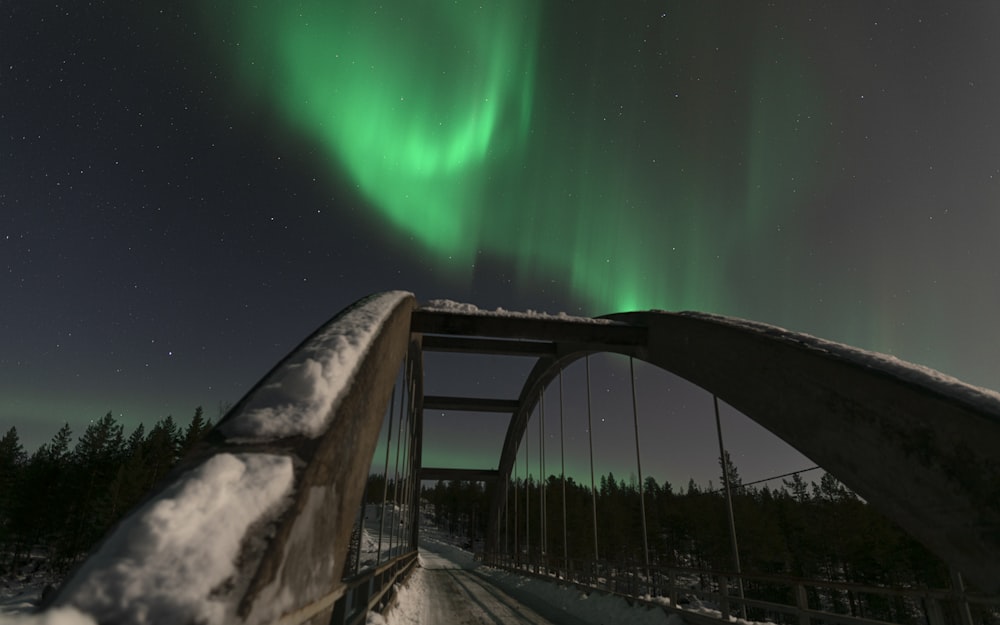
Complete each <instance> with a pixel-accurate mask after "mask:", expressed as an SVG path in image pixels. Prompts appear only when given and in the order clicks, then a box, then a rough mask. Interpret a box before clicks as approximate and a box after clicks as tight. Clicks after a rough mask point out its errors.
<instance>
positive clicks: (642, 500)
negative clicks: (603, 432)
mask: <svg viewBox="0 0 1000 625" xmlns="http://www.w3.org/2000/svg"><path fill="white" fill-rule="evenodd" d="M628 371H629V379H631V381H632V425H633V429H634V430H635V467H636V470H637V471H638V472H639V513H640V514H641V515H642V556H643V562H644V563H645V565H646V581H647V583H648V582H650V581H652V580H651V578H650V574H649V538H648V537H647V533H646V494H645V490H646V487H645V484H643V482H642V454H641V453H640V451H639V406H638V402H636V399H635V359H633V358H632V357H631V356H629V358H628ZM649 594H650V595H652V594H653V593H652V592H650V593H649Z"/></svg>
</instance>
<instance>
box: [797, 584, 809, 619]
mask: <svg viewBox="0 0 1000 625" xmlns="http://www.w3.org/2000/svg"><path fill="white" fill-rule="evenodd" d="M795 607H797V608H798V610H799V625H809V620H810V619H809V596H808V595H807V594H806V587H805V585H804V584H802V583H799V582H796V584H795Z"/></svg>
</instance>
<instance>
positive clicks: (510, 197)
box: [0, 0, 1000, 479]
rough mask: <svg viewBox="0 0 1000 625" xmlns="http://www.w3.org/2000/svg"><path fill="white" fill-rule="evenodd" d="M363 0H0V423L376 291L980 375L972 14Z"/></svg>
mask: <svg viewBox="0 0 1000 625" xmlns="http://www.w3.org/2000/svg"><path fill="white" fill-rule="evenodd" d="M449 6H451V5H449ZM373 7H374V5H370V4H368V3H356V4H346V3H333V2H329V3H327V2H309V1H304V2H298V3H281V2H264V3H260V6H259V7H257V8H253V7H252V5H248V4H247V3H241V2H235V1H233V2H224V1H218V2H208V1H202V2H195V1H193V0H189V1H182V2H166V3H157V4H149V3H134V2H113V1H112V2H92V3H89V4H86V5H84V4H83V3H76V2H73V3H50V2H35V1H32V2H26V1H14V2H6V3H4V4H3V8H2V9H0V11H2V13H0V18H2V22H0V24H2V25H0V55H2V58H0V94H2V101H0V142H2V143H0V261H2V264H0V266H2V269H3V272H2V274H0V427H2V429H3V430H6V429H7V427H9V426H11V425H13V426H16V427H17V428H18V431H19V433H20V435H21V437H22V440H23V441H24V443H25V445H26V447H28V448H29V449H34V448H35V447H36V446H37V445H38V444H40V443H41V442H44V441H46V440H48V439H49V438H50V437H51V436H52V434H53V433H54V432H55V431H56V429H58V427H59V425H60V424H61V423H63V422H67V421H68V422H69V423H70V424H71V425H72V426H73V427H74V430H75V432H76V433H77V434H79V433H81V432H82V430H83V429H84V428H85V427H86V424H87V423H88V422H89V421H90V420H91V419H95V418H98V417H100V416H102V415H103V414H104V413H106V412H107V411H109V410H111V411H113V412H114V413H115V414H116V415H121V417H120V418H121V420H122V421H123V422H125V423H126V424H127V426H128V427H130V428H131V427H133V426H134V425H136V424H138V423H139V422H145V423H146V424H147V425H150V424H152V422H154V421H156V420H157V419H159V418H162V417H163V416H166V415H167V414H172V415H174V417H175V418H177V419H178V420H180V421H182V422H186V421H187V420H188V419H189V418H190V415H191V414H192V413H193V411H194V408H195V406H198V405H201V406H204V407H205V409H206V412H207V414H208V415H210V416H212V417H217V416H218V414H217V411H218V406H219V405H220V404H226V403H231V402H235V401H236V400H238V399H239V398H240V397H241V396H242V394H243V393H244V392H246V391H247V390H248V389H249V388H250V386H251V385H252V384H253V383H255V382H256V381H257V379H259V377H260V376H261V375H263V374H264V373H265V372H266V371H267V370H268V369H269V368H270V367H271V366H272V365H273V364H274V363H275V362H276V361H277V360H278V359H279V358H280V357H282V356H283V355H284V354H286V353H287V352H288V350H289V349H291V348H292V347H294V346H295V345H296V344H297V343H298V342H299V341H300V340H301V339H302V338H303V337H304V336H306V335H307V334H309V333H310V332H311V331H312V330H313V329H314V328H315V327H316V326H318V325H319V324H320V323H322V322H323V321H325V320H326V319H327V318H329V317H330V316H331V315H333V314H334V313H335V312H336V311H338V310H340V309H341V308H343V307H344V306H346V305H348V304H349V303H351V302H353V301H355V300H356V299H358V298H360V297H362V296H364V295H366V294H368V293H372V292H376V291H380V290H386V289H406V290H410V291H413V292H414V293H415V294H416V295H417V297H418V298H420V299H421V300H428V299H433V298H450V299H453V300H459V301H468V302H472V303H475V304H478V305H479V306H481V307H483V308H495V307H497V306H502V307H504V308H507V309H512V310H523V309H529V308H530V309H534V310H544V311H548V312H552V313H556V312H561V311H565V312H569V313H573V314H585V315H599V314H604V313H609V312H617V311H622V310H630V309H647V308H661V309H668V310H685V309H693V310H704V311H709V312H716V313H722V314H729V315H735V316H740V317H745V318H750V319H754V320H758V321H763V322H767V323H772V324H776V325H780V326H783V327H787V328H790V329H793V330H798V331H803V332H807V333H810V334H815V335H819V336H822V337H824V338H828V339H832V340H837V341H842V342H846V343H849V344H852V345H856V346H859V347H863V348H866V349H873V350H877V351H883V352H887V353H890V354H893V355H896V356H898V357H900V358H903V359H905V360H910V361H914V362H918V363H920V364H924V365H928V366H931V367H934V368H937V369H940V370H942V371H944V372H946V373H949V374H952V375H955V376H957V377H959V378H961V379H964V380H966V381H968V382H971V383H974V384H977V385H981V386H986V387H990V388H994V389H995V388H997V387H1000V381H998V380H1000V378H998V375H1000V332H998V330H997V324H996V319H997V318H998V313H1000V288H998V287H1000V246H998V245H997V240H998V235H1000V121H998V116H997V111H1000V77H998V76H1000V73H998V72H997V67H1000V35H998V33H1000V5H997V4H995V3H988V2H974V3H973V2H969V3H965V2H963V3H930V2H890V3H873V2H867V1H865V2H861V1H859V2H847V3H844V2H836V3H818V2H799V1H795V2H773V3H767V4H765V3H739V4H738V3H697V6H695V3H670V2H633V3H618V4H614V3H611V4H609V3H573V2H565V1H562V2H548V3H538V2H534V1H524V2H504V3H497V4H495V5H492V6H491V5H487V6H486V7H485V8H479V5H476V7H477V8H453V7H452V8H447V9H445V8H443V7H444V5H436V4H434V3H430V4H427V5H419V4H416V3H409V2H406V3H404V2H399V3H396V2H388V3H383V4H381V5H378V7H377V8H373ZM617 370H618V371H619V374H620V372H621V371H622V367H621V365H620V364H619V365H618V369H617ZM483 375H485V376H487V377H493V376H494V375H495V374H485V373H484V374H483ZM501 377H502V376H501ZM515 388H516V385H515ZM688 395H690V396H691V397H694V396H695V395H697V394H696V393H695V394H691V393H688ZM686 396H687V395H686ZM672 401H673V400H671V401H668V399H667V397H666V396H665V395H663V394H662V393H661V394H660V395H658V396H656V397H655V398H654V397H651V398H650V399H649V400H648V402H649V403H651V404H655V405H657V406H658V407H659V408H662V409H663V410H666V411H670V410H674V411H675V412H676V411H679V410H680V409H679V408H677V406H679V405H680V404H676V403H671V402H672ZM699 401H701V400H699ZM683 403H684V402H683V401H682V402H681V404H683ZM708 406H709V407H708V408H707V410H710V402H709V403H708ZM698 410H699V411H704V410H706V408H705V407H704V405H700V407H699V408H698ZM680 412H683V411H680ZM684 423H686V422H684V421H683V420H682V421H681V422H680V423H679V424H675V425H674V426H672V428H673V429H671V430H670V431H669V432H668V431H666V430H657V428H659V427H661V426H662V423H661V424H660V425H653V426H651V427H652V432H650V434H649V436H650V440H653V439H658V440H659V439H662V440H663V441H664V444H666V443H665V441H667V440H674V441H676V439H677V438H678V436H677V434H678V429H679V430H680V431H682V432H683V431H684V430H685V428H691V427H693V426H691V425H690V424H688V425H684ZM595 427H596V426H595ZM734 427H736V426H734ZM740 427H742V426H740ZM747 427H748V428H750V426H747ZM751 430H752V428H750V429H747V431H746V432H745V433H743V434H738V435H737V436H736V437H735V438H737V439H738V440H739V441H741V442H742V441H746V442H747V443H746V444H747V445H748V446H750V447H752V446H753V445H750V444H749V443H750V442H752V441H757V440H758V439H757V434H756V433H753V432H752V431H751ZM622 431H624V430H622ZM740 432H742V430H740ZM657 437H658V438H657ZM734 444H736V443H734ZM768 449H769V448H768ZM775 453H778V452H775ZM782 453H784V452H782ZM789 457H790V456H789ZM797 462H798V460H797V459H789V460H788V461H787V462H785V463H784V464H781V463H779V464H781V466H776V467H775V468H774V469H773V470H775V471H778V470H780V469H781V468H787V469H788V470H791V469H795V468H798V467H796V466H791V465H794V464H795V463H797ZM678 470H679V469H678ZM760 470H761V471H770V470H772V469H770V468H767V469H765V468H763V467H762V468H761V469H760ZM747 473H748V471H746V470H744V477H745V478H747V479H749V478H752V477H757V476H755V475H748V474H747Z"/></svg>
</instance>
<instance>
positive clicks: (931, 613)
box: [924, 596, 945, 625]
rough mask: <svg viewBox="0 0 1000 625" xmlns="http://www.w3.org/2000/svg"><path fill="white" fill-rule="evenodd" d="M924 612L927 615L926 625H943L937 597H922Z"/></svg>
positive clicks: (942, 614)
mask: <svg viewBox="0 0 1000 625" xmlns="http://www.w3.org/2000/svg"><path fill="white" fill-rule="evenodd" d="M924 612H925V613H926V614H927V625H945V621H944V613H943V612H942V611H941V602H940V601H938V600H937V597H931V596H927V597H924Z"/></svg>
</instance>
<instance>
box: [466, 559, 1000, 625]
mask: <svg viewBox="0 0 1000 625" xmlns="http://www.w3.org/2000/svg"><path fill="white" fill-rule="evenodd" d="M484 562H485V563H486V564H487V565H489V566H493V567H496V568H501V569H505V570H509V571H512V572H516V573H519V574H524V575H529V576H532V577H536V578H539V579H543V580H547V581H557V582H560V583H566V584H572V585H574V586H575V587H577V588H579V589H580V590H582V591H584V592H590V591H598V592H602V593H607V594H612V595H617V596H621V597H623V598H625V599H627V600H629V601H630V602H636V601H638V602H642V603H644V604H647V605H650V606H658V607H661V608H663V609H664V610H666V611H669V612H678V613H681V614H683V615H684V617H685V618H688V619H693V620H696V621H702V620H704V618H709V619H710V620H712V621H715V622H717V621H719V620H722V621H730V620H731V618H734V617H738V618H742V619H745V620H751V621H765V622H775V623H781V624H788V625H814V624H819V623H823V624H836V625H885V624H886V623H895V624H897V625H899V624H903V625H974V624H976V623H983V624H994V623H1000V597H995V596H986V595H981V594H977V593H970V592H967V591H965V590H964V588H962V587H961V584H960V583H956V584H955V586H954V587H953V588H950V589H939V588H922V587H910V588H894V587H885V586H869V585H864V584H856V583H849V582H838V581H827V580H817V579H804V578H797V577H790V576H782V575H770V574H755V573H744V574H742V575H738V574H736V573H732V572H729V571H716V570H708V569H697V568H688V567H662V566H655V567H650V569H649V573H648V574H647V573H646V567H645V565H644V564H642V563H639V562H608V561H599V562H593V561H582V560H579V561H578V560H571V561H569V562H568V563H567V562H562V561H561V559H555V558H544V559H543V558H528V557H526V556H522V557H521V558H519V559H517V558H513V557H510V556H505V555H504V556H501V555H493V556H490V555H487V556H485V557H484ZM741 581H742V585H743V589H744V593H743V594H744V596H743V597H742V598H741V597H740V596H738V593H737V589H738V588H739V583H740V582H741ZM852 612H853V613H852ZM887 614H888V617H887ZM879 617H882V618H879Z"/></svg>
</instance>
